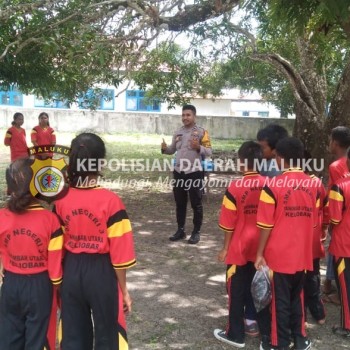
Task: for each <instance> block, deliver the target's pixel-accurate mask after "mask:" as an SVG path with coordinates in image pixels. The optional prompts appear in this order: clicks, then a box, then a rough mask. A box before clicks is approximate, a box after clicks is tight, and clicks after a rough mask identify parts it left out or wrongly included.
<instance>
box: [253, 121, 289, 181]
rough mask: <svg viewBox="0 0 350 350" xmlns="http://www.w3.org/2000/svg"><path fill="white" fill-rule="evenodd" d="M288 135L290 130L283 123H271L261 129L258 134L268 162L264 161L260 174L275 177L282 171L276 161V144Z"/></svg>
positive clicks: (264, 156)
mask: <svg viewBox="0 0 350 350" xmlns="http://www.w3.org/2000/svg"><path fill="white" fill-rule="evenodd" d="M287 136H288V131H287V130H286V129H285V128H284V127H283V126H281V125H278V124H269V125H268V126H266V127H265V128H263V129H260V130H259V131H258V133H257V135H256V138H257V140H258V142H259V144H260V145H261V147H262V151H263V158H264V159H266V162H265V163H264V162H263V163H262V169H261V170H260V174H261V175H263V176H268V177H274V176H276V175H280V174H281V173H282V172H281V171H280V170H279V169H278V165H277V163H276V159H275V158H276V144H277V142H278V141H279V140H281V139H283V138H285V137H287Z"/></svg>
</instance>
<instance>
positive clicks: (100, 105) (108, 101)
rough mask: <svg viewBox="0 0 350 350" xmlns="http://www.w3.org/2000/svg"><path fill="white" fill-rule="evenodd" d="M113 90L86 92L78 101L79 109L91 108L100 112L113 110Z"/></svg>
mask: <svg viewBox="0 0 350 350" xmlns="http://www.w3.org/2000/svg"><path fill="white" fill-rule="evenodd" d="M114 97H115V96H114V90H113V89H105V90H98V89H97V90H92V89H90V90H88V92H86V93H85V94H84V95H83V96H82V97H81V98H80V99H79V108H83V109H90V108H92V107H94V108H96V109H100V110H114Z"/></svg>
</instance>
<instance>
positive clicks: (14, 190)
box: [0, 159, 63, 350]
mask: <svg viewBox="0 0 350 350" xmlns="http://www.w3.org/2000/svg"><path fill="white" fill-rule="evenodd" d="M32 163H33V160H30V159H18V160H16V161H14V162H13V163H12V164H11V165H10V169H9V177H8V187H9V189H10V191H11V197H10V199H9V200H8V202H7V208H5V209H1V210H0V221H1V226H0V256H1V260H2V264H3V268H4V272H3V273H4V279H3V285H2V288H1V296H0V349H1V350H14V349H38V350H39V349H40V350H42V349H44V347H45V348H47V349H48V348H49V347H48V339H47V336H46V334H47V331H48V325H49V319H50V313H51V307H52V303H53V285H56V286H58V285H59V284H60V283H61V281H62V266H61V262H62V245H63V233H62V230H61V226H60V223H59V221H58V218H57V217H56V215H54V214H53V213H51V212H50V211H48V210H46V209H44V208H43V207H42V206H41V205H40V204H39V203H38V202H37V201H36V199H35V198H34V197H33V196H32V195H31V193H30V192H29V188H30V187H29V185H30V182H31V179H32V169H31V165H32Z"/></svg>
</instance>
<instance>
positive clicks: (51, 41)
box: [0, 0, 239, 101]
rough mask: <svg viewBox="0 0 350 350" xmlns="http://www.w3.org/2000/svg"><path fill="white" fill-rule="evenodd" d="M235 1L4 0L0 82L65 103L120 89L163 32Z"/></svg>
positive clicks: (182, 26) (211, 14) (1, 3)
mask: <svg viewBox="0 0 350 350" xmlns="http://www.w3.org/2000/svg"><path fill="white" fill-rule="evenodd" d="M238 3H239V0H220V1H195V3H194V4H193V5H186V4H185V1H183V0H178V1H171V0H164V1H163V0H159V1H144V0H137V1H129V0H68V1H66V0H65V1H62V0H39V1H34V0H27V1H24V2H23V1H19V0H12V1H8V0H2V1H0V21H1V28H0V80H1V83H2V86H3V87H9V86H10V85H12V84H17V85H18V86H19V88H20V89H21V90H22V91H23V92H34V93H37V94H40V95H41V96H43V97H50V96H51V95H52V93H53V92H55V93H57V94H59V95H60V96H61V97H62V98H64V99H68V100H69V101H72V100H74V99H75V98H76V97H77V96H78V95H79V94H80V93H81V92H84V91H87V90H88V89H89V88H90V87H92V86H94V85H95V84H97V83H101V82H103V83H108V84H112V85H115V86H118V85H119V84H120V83H121V82H122V81H123V80H125V79H128V78H129V74H130V72H133V71H135V70H139V69H140V67H141V66H142V62H144V58H145V55H146V52H147V49H148V47H149V46H151V45H155V44H154V41H155V39H156V38H157V37H158V36H159V35H160V34H162V33H164V32H165V30H169V31H173V32H179V31H183V30H186V28H188V27H189V26H191V25H192V24H193V23H197V22H201V21H205V20H207V19H209V18H213V17H217V16H220V15H221V14H222V13H223V12H225V11H230V10H231V9H232V8H233V7H234V6H236V5H237V4H238Z"/></svg>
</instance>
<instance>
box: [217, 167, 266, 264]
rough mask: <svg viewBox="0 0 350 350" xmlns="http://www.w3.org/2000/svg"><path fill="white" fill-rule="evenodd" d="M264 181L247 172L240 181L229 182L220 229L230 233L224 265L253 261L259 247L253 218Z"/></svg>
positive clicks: (257, 230) (255, 174)
mask: <svg viewBox="0 0 350 350" xmlns="http://www.w3.org/2000/svg"><path fill="white" fill-rule="evenodd" d="M264 183H265V177H263V176H260V175H259V174H258V173H257V172H246V173H245V174H244V176H243V178H241V179H238V180H235V181H232V183H231V185H230V186H229V188H228V189H227V190H226V193H225V195H224V198H223V201H222V205H221V212H220V218H219V227H220V228H221V229H223V230H224V231H226V232H233V236H232V238H231V242H230V245H229V248H228V251H227V256H226V261H225V263H226V264H227V265H230V264H232V265H245V264H246V263H247V262H248V261H252V262H254V261H255V258H256V252H257V248H258V243H259V228H258V227H257V226H256V214H257V209H258V204H259V197H260V192H261V190H262V188H263V186H264Z"/></svg>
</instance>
